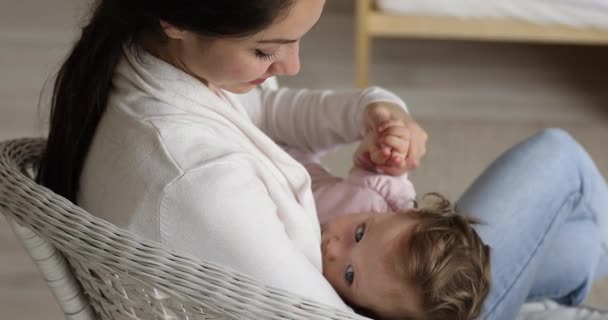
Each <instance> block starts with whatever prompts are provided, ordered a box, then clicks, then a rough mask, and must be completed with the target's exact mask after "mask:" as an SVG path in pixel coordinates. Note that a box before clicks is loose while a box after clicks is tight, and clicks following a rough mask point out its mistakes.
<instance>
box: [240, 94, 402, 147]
mask: <svg viewBox="0 0 608 320" xmlns="http://www.w3.org/2000/svg"><path fill="white" fill-rule="evenodd" d="M374 102H393V103H396V104H399V105H400V106H402V107H403V108H404V109H406V106H405V103H404V102H403V101H402V100H401V99H400V98H399V97H397V96H396V95H394V94H392V93H390V92H388V91H386V90H384V89H381V88H378V87H371V88H368V89H365V90H344V91H330V90H306V89H301V90H295V89H286V88H283V89H279V90H270V91H262V92H256V93H253V94H252V95H250V96H248V98H246V99H245V100H244V103H245V104H246V106H245V107H246V108H247V109H248V112H249V113H250V115H251V116H252V118H253V120H254V122H255V123H256V125H258V127H260V128H261V129H262V130H263V131H264V132H265V133H266V134H267V135H269V136H270V137H271V138H272V139H273V140H275V141H277V142H278V143H282V144H285V145H288V146H293V147H297V148H301V149H306V150H308V151H321V150H326V149H328V148H332V147H334V146H336V145H339V144H346V143H351V142H355V141H357V140H359V139H360V138H361V136H362V131H363V130H362V129H363V124H364V121H363V115H364V111H365V108H366V107H367V106H368V105H370V104H372V103H374Z"/></svg>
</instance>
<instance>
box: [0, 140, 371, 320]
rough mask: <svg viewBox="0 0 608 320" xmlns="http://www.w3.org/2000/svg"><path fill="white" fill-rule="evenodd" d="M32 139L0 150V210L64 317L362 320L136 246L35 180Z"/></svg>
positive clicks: (37, 144) (157, 248)
mask: <svg viewBox="0 0 608 320" xmlns="http://www.w3.org/2000/svg"><path fill="white" fill-rule="evenodd" d="M44 143H45V142H44V141H43V140H40V139H20V140H12V141H7V142H4V143H1V144H0V210H2V212H3V213H4V214H5V215H6V216H7V218H8V219H9V221H10V222H11V225H12V226H13V228H14V230H15V232H16V233H17V235H18V236H19V237H20V238H21V240H22V242H23V244H24V246H25V248H26V249H27V250H28V251H29V253H30V255H31V256H32V258H33V260H34V261H35V262H36V263H37V264H38V267H39V269H40V271H41V272H42V274H43V275H44V277H45V278H46V280H47V283H48V284H49V287H50V288H51V289H52V290H53V293H54V294H55V297H56V298H57V300H58V301H59V303H60V305H61V308H62V309H63V311H64V312H65V314H66V318H67V319H78V320H80V319H96V318H97V319H104V320H105V319H108V320H109V319H146V320H148V319H256V320H257V319H277V320H278V319H302V320H304V319H336V320H342V319H366V318H363V317H360V316H358V315H356V314H354V313H348V312H341V311H338V310H334V309H332V308H330V307H327V306H324V305H322V304H318V303H316V302H312V301H309V300H306V299H303V298H300V297H298V296H294V295H292V294H290V293H288V292H284V291H281V290H277V289H274V288H271V287H268V286H265V285H262V284H260V283H259V282H257V281H255V280H254V279H251V278H250V277H247V276H245V275H243V274H239V273H237V272H234V271H231V270H229V269H227V268H224V267H221V266H218V265H215V264H212V263H208V262H204V261H201V260H199V259H196V258H194V257H191V256H188V255H185V254H182V253H178V252H175V251H172V250H169V249H166V248H164V247H162V246H161V245H160V244H158V243H155V242H152V241H147V240H145V239H141V238H139V237H137V236H135V235H133V234H131V233H129V232H127V231H125V230H122V229H119V228H117V227H115V226H113V225H112V224H110V223H108V222H106V221H104V220H101V219H98V218H96V217H94V216H92V215H90V214H88V213H87V212H86V211H84V210H83V209H81V208H79V207H77V206H76V205H74V204H72V203H71V202H69V201H67V200H66V199H64V198H62V197H60V196H58V195H56V194H54V193H53V192H52V191H50V190H49V189H47V188H44V187H42V186H40V185H38V184H36V183H35V181H34V180H33V179H32V177H33V176H34V174H35V168H36V164H37V161H38V159H39V155H40V154H41V151H42V150H43V148H44Z"/></svg>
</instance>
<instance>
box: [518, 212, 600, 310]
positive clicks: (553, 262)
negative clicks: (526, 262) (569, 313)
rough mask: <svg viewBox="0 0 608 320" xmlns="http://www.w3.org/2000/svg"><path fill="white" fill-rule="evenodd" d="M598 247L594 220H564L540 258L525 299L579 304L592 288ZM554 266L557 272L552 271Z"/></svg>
mask: <svg viewBox="0 0 608 320" xmlns="http://www.w3.org/2000/svg"><path fill="white" fill-rule="evenodd" d="M600 250H601V248H600V234H599V229H598V228H597V225H596V224H595V223H594V222H593V221H591V220H588V219H580V220H568V221H566V222H565V223H564V224H563V225H562V227H561V228H560V229H559V231H558V233H557V236H556V237H555V238H554V239H552V243H551V245H550V247H549V248H548V250H547V252H546V253H545V255H544V257H543V258H542V262H541V264H540V266H539V268H538V272H537V273H536V275H535V276H534V282H533V283H532V287H531V288H530V292H529V294H528V298H527V301H534V300H541V299H553V300H555V301H557V302H559V303H560V304H563V305H578V304H580V303H582V302H583V300H584V299H585V297H587V295H588V294H589V292H590V291H591V287H592V285H593V280H594V278H595V270H596V267H597V264H598V257H599V256H600ZM557 266H559V272H554V270H555V269H556V268H557ZM573 288H574V289H573Z"/></svg>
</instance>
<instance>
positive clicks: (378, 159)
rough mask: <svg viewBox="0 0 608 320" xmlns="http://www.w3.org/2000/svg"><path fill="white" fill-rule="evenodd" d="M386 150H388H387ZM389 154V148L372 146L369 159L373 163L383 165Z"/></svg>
mask: <svg viewBox="0 0 608 320" xmlns="http://www.w3.org/2000/svg"><path fill="white" fill-rule="evenodd" d="M387 150H388V151H387ZM390 156H391V150H390V148H386V147H373V148H372V150H371V151H370V159H371V161H372V162H373V163H374V164H375V165H383V164H385V163H386V161H387V160H388V159H389V158H390Z"/></svg>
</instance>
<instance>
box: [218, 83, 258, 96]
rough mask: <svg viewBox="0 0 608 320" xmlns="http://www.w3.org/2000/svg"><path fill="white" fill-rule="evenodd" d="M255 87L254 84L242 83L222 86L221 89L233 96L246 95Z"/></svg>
mask: <svg viewBox="0 0 608 320" xmlns="http://www.w3.org/2000/svg"><path fill="white" fill-rule="evenodd" d="M256 87H257V86H256V85H255V84H250V83H244V84H235V85H229V86H222V87H221V88H222V89H223V90H226V91H228V92H231V93H234V94H245V93H248V92H250V91H251V90H253V89H255V88H256Z"/></svg>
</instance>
